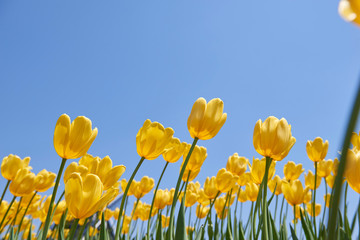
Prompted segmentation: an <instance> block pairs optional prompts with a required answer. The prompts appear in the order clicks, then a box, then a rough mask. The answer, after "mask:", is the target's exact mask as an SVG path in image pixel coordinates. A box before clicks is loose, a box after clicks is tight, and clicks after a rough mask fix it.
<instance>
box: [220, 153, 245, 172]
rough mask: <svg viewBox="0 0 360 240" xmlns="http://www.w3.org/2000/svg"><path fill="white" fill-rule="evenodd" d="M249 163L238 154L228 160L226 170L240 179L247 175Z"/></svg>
mask: <svg viewBox="0 0 360 240" xmlns="http://www.w3.org/2000/svg"><path fill="white" fill-rule="evenodd" d="M248 163H249V159H247V158H245V157H240V156H239V155H238V153H234V154H233V155H232V156H230V157H229V158H228V161H227V163H226V170H228V171H230V172H232V173H233V174H235V175H237V176H239V177H240V176H241V175H242V174H244V173H245V171H246V168H247V165H248Z"/></svg>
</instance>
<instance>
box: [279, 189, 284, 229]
mask: <svg viewBox="0 0 360 240" xmlns="http://www.w3.org/2000/svg"><path fill="white" fill-rule="evenodd" d="M284 201H285V198H284V196H283V199H282V202H281V208H280V222H279V225H280V226H281V218H282V212H283V209H284Z"/></svg>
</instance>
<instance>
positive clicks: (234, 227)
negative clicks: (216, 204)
mask: <svg viewBox="0 0 360 240" xmlns="http://www.w3.org/2000/svg"><path fill="white" fill-rule="evenodd" d="M233 224H234V226H233V236H234V239H239V238H238V233H237V230H238V228H237V219H236V215H235V214H234V223H233Z"/></svg>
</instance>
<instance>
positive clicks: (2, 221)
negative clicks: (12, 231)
mask: <svg viewBox="0 0 360 240" xmlns="http://www.w3.org/2000/svg"><path fill="white" fill-rule="evenodd" d="M15 199H16V196H14V197H13V199H12V200H11V202H10V204H9V207H8V209H7V210H6V212H5V214H4V216H3V218H2V220H1V223H0V229H1V230H0V232H2V230H3V229H2V228H1V227H2V225H3V223H4V221H5V218H6V216H7V215H8V213H9V211H10V209H11V206H12V205H13V203H14V201H15Z"/></svg>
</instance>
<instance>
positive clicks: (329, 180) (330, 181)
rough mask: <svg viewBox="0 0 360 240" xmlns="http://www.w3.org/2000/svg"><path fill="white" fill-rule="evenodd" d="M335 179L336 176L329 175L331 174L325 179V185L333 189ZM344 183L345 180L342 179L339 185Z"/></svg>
mask: <svg viewBox="0 0 360 240" xmlns="http://www.w3.org/2000/svg"><path fill="white" fill-rule="evenodd" d="M345 171H346V170H345ZM345 174H346V172H345V173H344V175H345ZM335 178H336V176H334V175H331V174H330V175H329V176H327V177H326V178H325V180H326V183H327V185H328V186H329V187H330V188H333V186H334V183H335ZM344 182H345V178H343V180H342V182H341V184H343V183H344Z"/></svg>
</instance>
